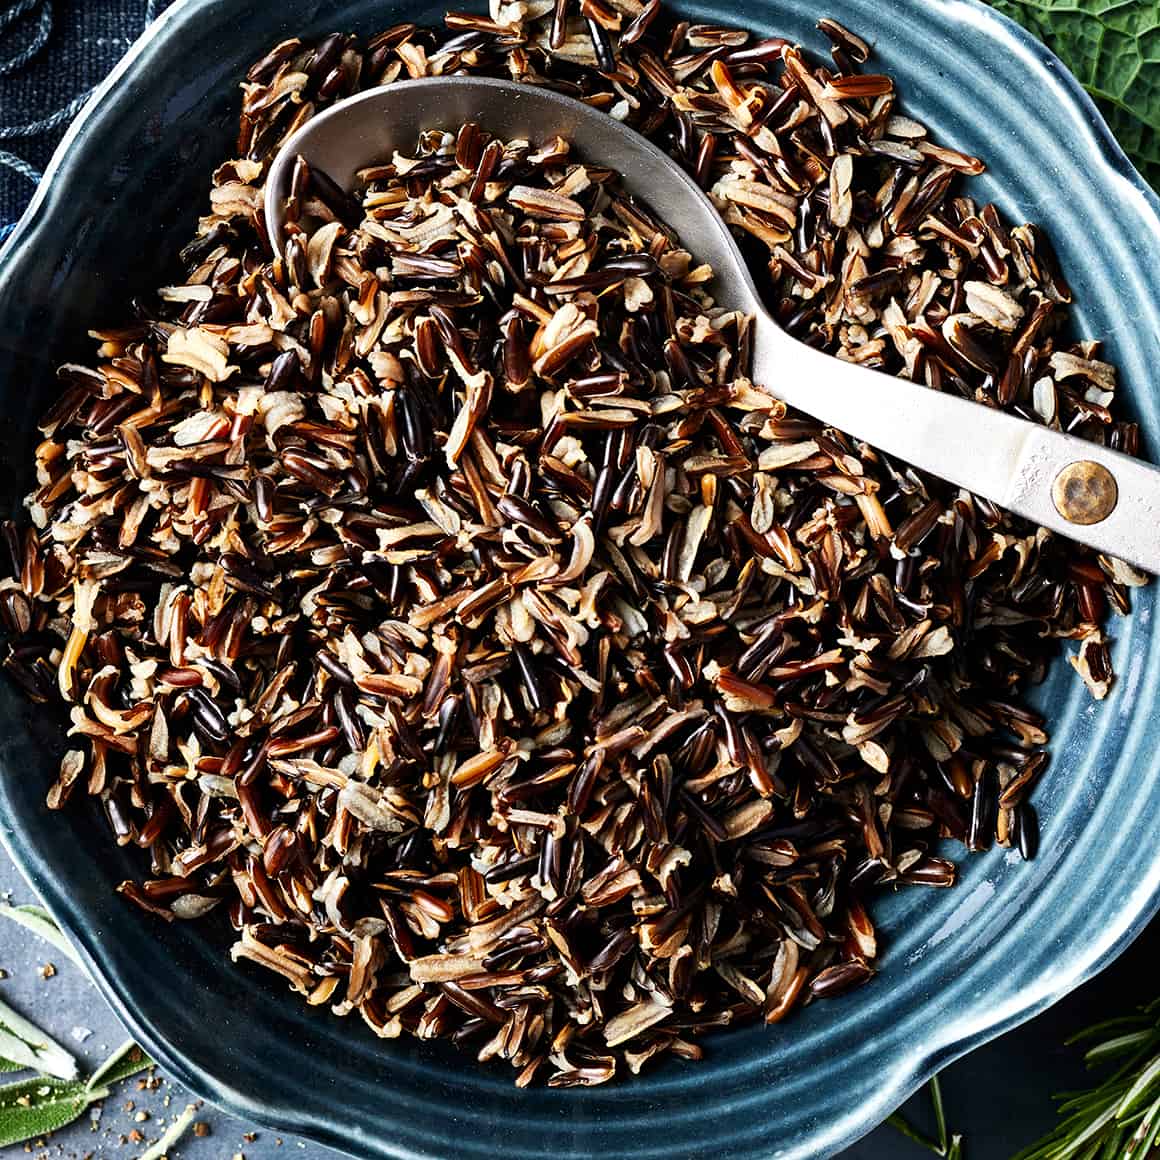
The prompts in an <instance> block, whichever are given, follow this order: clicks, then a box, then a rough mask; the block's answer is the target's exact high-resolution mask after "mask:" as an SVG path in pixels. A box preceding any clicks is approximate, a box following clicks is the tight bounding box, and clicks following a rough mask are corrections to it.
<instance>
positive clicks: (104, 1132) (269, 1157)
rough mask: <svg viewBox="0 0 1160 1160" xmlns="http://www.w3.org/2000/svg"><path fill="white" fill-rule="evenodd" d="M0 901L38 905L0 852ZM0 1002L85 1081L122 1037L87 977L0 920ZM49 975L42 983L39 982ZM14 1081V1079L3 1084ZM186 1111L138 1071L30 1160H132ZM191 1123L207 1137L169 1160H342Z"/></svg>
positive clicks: (158, 1081)
mask: <svg viewBox="0 0 1160 1160" xmlns="http://www.w3.org/2000/svg"><path fill="white" fill-rule="evenodd" d="M0 897H3V898H4V899H5V901H10V902H12V903H13V904H14V905H20V904H22V903H30V902H35V901H36V898H35V897H34V896H33V893H32V891H31V890H30V889H29V887H28V886H27V885H26V884H25V882H24V880H23V879H22V878H21V877H20V874H19V872H18V871H17V870H16V868H15V867H14V866H13V865H12V863H11V862H10V861H9V860H8V858H7V857H6V856H5V855H4V854H3V853H2V852H0ZM0 971H2V972H4V977H3V978H2V979H0V999H2V1000H3V1001H4V1002H5V1003H7V1004H8V1006H10V1007H12V1008H14V1009H15V1010H17V1011H19V1012H20V1013H21V1014H22V1015H23V1016H24V1017H25V1018H27V1019H29V1020H31V1021H32V1022H33V1023H35V1024H36V1025H37V1026H38V1027H41V1028H43V1029H44V1030H45V1031H46V1032H48V1034H50V1035H52V1036H53V1038H55V1039H56V1040H57V1042H58V1043H60V1044H61V1045H62V1046H63V1047H66V1048H67V1049H68V1050H69V1051H71V1052H72V1054H73V1055H75V1056H76V1057H77V1059H78V1061H79V1062H80V1063H81V1067H82V1071H83V1072H84V1073H85V1074H88V1073H89V1072H91V1071H92V1070H93V1069H94V1068H96V1067H97V1066H98V1065H99V1064H100V1063H101V1062H102V1061H103V1060H104V1059H106V1058H107V1057H108V1056H109V1055H110V1054H111V1053H112V1052H113V1051H115V1050H116V1048H117V1047H118V1046H120V1045H121V1044H123V1043H124V1042H125V1041H126V1038H127V1033H126V1031H125V1029H124V1028H123V1027H122V1026H121V1025H120V1023H119V1022H118V1021H117V1018H116V1016H115V1015H114V1014H113V1013H112V1011H110V1010H109V1008H108V1007H107V1006H106V1005H105V1003H104V1002H103V1001H102V999H101V998H100V997H99V996H98V995H97V993H96V990H95V989H94V987H93V985H92V984H91V983H90V982H89V980H88V979H87V978H86V976H85V975H84V973H83V972H82V971H81V970H80V968H79V967H77V966H76V965H75V964H74V963H73V962H71V961H70V960H69V959H68V958H66V957H65V956H64V955H62V954H61V953H60V952H59V951H58V950H56V948H55V947H52V946H50V945H49V944H47V943H45V942H42V941H41V940H40V939H38V938H37V937H36V936H35V935H33V934H31V933H30V932H28V931H26V930H25V929H24V928H23V927H20V926H17V925H15V924H14V923H11V922H3V921H0ZM45 975H48V976H49V977H48V978H45V977H44V976H45ZM9 1078H12V1079H15V1078H17V1077H16V1076H12V1077H8V1076H5V1077H4V1079H9ZM190 1103H200V1101H197V1100H196V1099H195V1097H193V1096H192V1095H190V1094H189V1092H187V1091H186V1090H185V1089H184V1088H182V1087H180V1086H178V1085H177V1084H175V1083H172V1082H170V1081H169V1080H168V1079H166V1078H165V1076H164V1075H163V1074H161V1073H160V1072H154V1071H151V1072H144V1073H142V1074H141V1075H139V1076H135V1077H133V1078H131V1079H128V1080H126V1081H125V1082H124V1083H122V1084H121V1085H120V1086H119V1087H118V1088H117V1090H116V1092H115V1093H114V1095H113V1096H112V1097H111V1098H110V1099H107V1100H105V1102H104V1104H103V1105H95V1106H94V1109H92V1115H90V1114H86V1115H84V1116H82V1117H81V1119H80V1120H79V1121H78V1122H77V1123H75V1124H73V1125H72V1126H70V1127H68V1128H65V1129H63V1130H62V1131H60V1132H57V1133H55V1134H54V1135H53V1136H52V1138H51V1139H49V1140H48V1141H46V1142H45V1143H44V1144H42V1145H34V1146H33V1148H32V1151H31V1155H33V1156H35V1157H41V1156H43V1157H45V1158H47V1160H87V1158H89V1157H91V1158H92V1160H112V1158H113V1157H117V1158H118V1160H131V1158H134V1157H138V1156H140V1155H141V1154H142V1153H144V1152H145V1151H146V1150H147V1149H148V1147H149V1145H150V1144H152V1143H153V1142H154V1141H156V1140H157V1139H158V1137H160V1136H161V1135H162V1133H163V1132H164V1131H165V1128H166V1127H167V1126H168V1125H169V1123H170V1122H171V1121H172V1120H173V1119H174V1118H175V1117H176V1116H179V1115H180V1114H181V1113H182V1112H183V1111H184V1110H185V1108H186V1107H187V1106H188V1105H189V1104H190ZM195 1122H196V1123H202V1124H205V1125H206V1126H207V1127H208V1130H209V1133H210V1134H209V1135H208V1136H204V1137H199V1136H196V1135H194V1133H193V1132H192V1131H187V1132H186V1133H185V1134H184V1135H183V1137H182V1138H181V1140H180V1141H179V1143H178V1144H177V1145H176V1146H175V1147H174V1148H173V1149H172V1150H171V1151H170V1152H169V1156H170V1158H171V1160H233V1158H234V1157H236V1156H238V1155H239V1154H240V1155H241V1156H243V1157H244V1158H245V1160H275V1158H278V1160H293V1158H294V1157H309V1158H310V1160H339V1154H338V1153H337V1152H333V1151H331V1150H330V1149H328V1148H322V1147H319V1146H318V1145H317V1144H313V1143H308V1142H305V1141H302V1140H299V1139H297V1138H295V1137H293V1136H280V1135H278V1134H277V1133H275V1132H269V1131H266V1130H264V1129H256V1128H251V1127H250V1126H249V1125H247V1124H243V1123H240V1122H239V1121H237V1120H234V1119H232V1118H230V1117H229V1116H226V1115H225V1114H223V1113H222V1112H219V1111H218V1110H217V1109H216V1108H212V1107H210V1106H208V1105H201V1106H199V1108H198V1112H197V1117H196V1120H195ZM131 1134H132V1135H131ZM25 1154H26V1153H25V1149H24V1148H23V1147H22V1146H19V1145H13V1146H12V1147H10V1148H3V1149H0V1156H4V1157H5V1160H7V1157H8V1156H12V1157H13V1158H15V1157H16V1156H18V1155H25Z"/></svg>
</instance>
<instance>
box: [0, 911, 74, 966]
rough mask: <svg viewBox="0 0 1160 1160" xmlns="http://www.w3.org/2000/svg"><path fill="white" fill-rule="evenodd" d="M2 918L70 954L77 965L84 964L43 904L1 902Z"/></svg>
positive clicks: (0, 916) (0, 913)
mask: <svg viewBox="0 0 1160 1160" xmlns="http://www.w3.org/2000/svg"><path fill="white" fill-rule="evenodd" d="M0 918H7V919H9V920H10V921H12V922H15V923H18V924H19V925H20V926H22V927H24V928H25V929H26V930H30V931H32V933H33V934H34V935H36V937H37V938H42V939H44V941H45V942H48V943H52V945H53V946H54V947H56V949H57V950H59V951H60V952H61V953H62V954H65V955H68V957H69V958H70V959H72V961H73V962H74V963H76V964H77V966H81V965H82V964H81V960H80V958H79V957H78V956H77V953H76V951H75V950H73V947H72V943H70V942H69V941H68V939H67V938H65V936H64V935H63V934H62V933H61V929H60V927H59V926H57V925H56V923H55V922H54V921H53V918H52V915H51V914H49V913H48V911H47V910H45V909H44V907H43V906H9V905H8V904H7V903H0Z"/></svg>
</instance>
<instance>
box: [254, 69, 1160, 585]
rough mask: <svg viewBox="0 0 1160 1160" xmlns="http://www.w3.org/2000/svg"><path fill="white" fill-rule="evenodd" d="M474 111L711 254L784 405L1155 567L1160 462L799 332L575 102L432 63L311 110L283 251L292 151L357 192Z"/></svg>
mask: <svg viewBox="0 0 1160 1160" xmlns="http://www.w3.org/2000/svg"><path fill="white" fill-rule="evenodd" d="M467 121H473V122H475V123H477V124H479V125H481V126H482V127H483V128H485V129H487V130H488V131H489V132H491V133H493V134H496V135H498V136H502V137H504V138H507V139H513V138H514V139H523V140H529V141H533V142H537V141H543V140H547V139H550V138H552V137H554V136H561V137H563V138H565V139H566V140H567V141H569V142H570V143H571V145H572V146H573V147H574V148H575V149H576V151H577V153H578V154H579V155H580V156H583V157H584V158H585V159H586V160H588V161H590V162H593V163H596V164H599V165H603V166H607V167H608V168H610V169H613V170H615V171H616V172H617V173H618V174H620V176H621V182H622V185H623V187H624V188H625V190H626V191H627V192H628V193H629V194H631V195H632V196H634V197H636V198H638V199H640V200H641V201H643V202H644V203H646V204H647V205H648V206H649V208H650V209H651V210H652V211H653V213H655V214H656V215H657V217H659V219H660V220H661V221H664V222H666V223H667V224H668V225H670V226H671V227H673V228H674V229H675V230H676V231H677V233H678V234H679V236H680V239H681V243H682V245H683V246H685V247H686V248H687V249H688V250H689V251H691V252H692V254H693V255H694V258H695V260H696V261H697V262H707V263H708V264H709V265H711V266H712V267H713V270H714V273H715V278H714V281H713V295H714V298H715V300H716V302H717V303H718V305H720V306H723V307H725V308H726V309H729V310H739V311H742V312H744V313H746V314H751V315H752V316H753V318H754V342H753V368H752V378H753V381H754V383H755V384H756V385H757V386H759V387H761V388H762V389H764V390H766V391H768V392H769V393H770V394H773V395H774V396H776V397H777V398H779V399H782V400H783V401H784V402H785V403H786V404H788V405H789V406H792V407H796V408H797V409H799V410H801V411H804V412H805V413H806V414H808V415H811V416H813V417H814V418H815V419H819V420H821V421H822V422H823V423H827V424H829V425H831V426H834V427H837V428H839V429H840V430H843V431H845V432H847V433H848V434H850V435H852V436H854V437H855V438H856V439H858V440H862V441H865V442H866V443H868V444H870V445H871V446H872V447H875V448H877V449H878V450H879V451H882V452H885V453H886V454H888V455H890V456H894V457H897V458H899V459H901V460H904V461H905V462H907V463H910V464H913V465H914V466H915V467H918V468H921V469H922V470H924V471H929V472H930V473H932V474H933V475H937V476H939V477H940V478H942V479H945V480H947V481H948V482H949V483H952V484H957V485H959V486H961V487H964V488H966V489H967V490H968V491H971V492H973V493H975V494H976V495H981V496H983V497H985V498H986V499H989V500H991V501H992V502H994V503H997V504H999V505H1000V506H1001V507H1005V508H1007V509H1008V510H1010V511H1013V512H1015V513H1016V514H1017V515H1021V516H1025V517H1026V518H1028V519H1030V520H1033V521H1034V522H1035V523H1037V524H1040V525H1042V526H1043V527H1046V528H1049V529H1050V530H1052V531H1054V532H1057V533H1060V534H1062V535H1065V536H1068V537H1070V538H1071V539H1073V540H1076V541H1078V542H1080V543H1083V544H1087V545H1089V546H1090V547H1093V548H1096V549H1097V550H1099V551H1101V552H1105V553H1107V554H1109V555H1111V556H1116V557H1119V558H1121V559H1125V560H1127V561H1129V562H1130V563H1132V564H1135V565H1137V566H1139V567H1141V568H1145V569H1147V570H1148V571H1150V572H1154V573H1160V530H1158V525H1160V519H1158V517H1160V470H1158V469H1157V468H1155V467H1153V466H1151V465H1149V464H1146V463H1143V462H1142V461H1140V460H1137V459H1133V458H1131V457H1129V456H1126V455H1123V454H1120V453H1119V452H1115V451H1110V450H1108V449H1107V448H1104V447H1100V446H1098V445H1096V444H1092V443H1089V442H1087V441H1085V440H1082V439H1078V438H1076V437H1074V436H1071V435H1066V434H1063V433H1062V432H1059V431H1053V430H1051V429H1050V428H1047V427H1042V426H1040V425H1038V424H1036V423H1032V422H1029V421H1027V420H1025V419H1020V418H1018V417H1017V416H1014V415H1011V414H1008V413H1006V412H1003V411H999V410H997V409H995V408H993V407H988V406H985V405H980V404H979V403H977V402H975V401H973V400H969V399H965V398H962V397H959V396H955V395H949V394H944V393H941V392H939V391H934V390H930V389H928V388H927V387H925V386H922V385H919V384H917V383H913V382H909V381H907V380H904V379H898V378H895V377H894V376H892V375H887V374H883V373H880V372H878V371H873V370H869V369H867V368H865V367H860V366H856V365H854V364H852V363H847V362H842V361H840V360H838V359H836V358H832V357H830V356H828V355H826V354H824V353H822V352H819V351H817V350H814V349H813V348H811V347H808V346H806V345H804V344H803V343H800V342H798V341H797V340H796V339H794V338H793V337H792V336H790V335H788V334H786V333H785V331H783V330H782V329H781V327H780V326H778V324H777V323H776V322H775V321H774V319H773V317H772V316H771V315H770V314H769V312H768V311H767V310H766V308H765V307H764V306H763V304H762V302H761V299H760V296H759V295H758V292H757V288H756V286H755V285H754V282H753V278H752V276H751V275H750V272H749V269H748V267H747V265H746V262H745V259H744V257H743V256H742V254H741V251H740V249H739V248H738V246H737V243H736V242H735V241H734V240H733V237H732V235H731V234H730V232H729V228H728V226H726V224H725V222H724V221H723V219H722V218H721V215H720V214H719V213H718V211H717V209H716V208H715V207H714V205H713V203H712V201H710V199H709V197H708V196H707V195H706V194H705V193H704V191H703V190H702V189H701V188H700V187H699V186H698V185H697V183H696V182H695V181H694V180H693V179H692V178H691V177H690V176H689V175H688V174H687V173H686V172H685V171H684V170H683V169H682V168H681V167H680V166H679V165H678V164H677V163H676V162H675V161H673V159H672V158H670V157H669V156H667V155H666V154H665V153H663V152H662V151H661V150H660V149H658V148H657V147H656V146H654V145H653V144H652V143H651V142H650V141H648V140H646V139H645V138H644V137H642V136H641V135H640V134H638V133H636V132H635V131H634V130H632V129H629V128H628V127H627V126H625V125H623V124H621V123H620V122H619V121H617V120H616V119H615V118H613V117H610V116H609V115H608V114H606V113H604V112H602V111H601V110H599V109H596V108H593V107H592V106H590V105H587V104H584V103H583V102H582V101H578V100H574V99H573V98H571V97H567V96H564V95H562V94H560V93H556V92H552V91H550V90H548V89H545V88H537V87H535V86H532V85H526V84H516V83H514V82H511V81H504V80H498V79H495V78H489V77H424V78H421V79H418V80H410V81H402V82H396V83H394V84H391V85H384V86H382V87H379V88H374V89H368V90H366V91H365V92H362V93H359V94H357V95H356V96H353V97H350V98H348V99H347V100H344V101H340V102H338V103H337V104H335V105H333V106H332V107H331V108H329V109H328V110H327V111H326V112H324V113H321V114H320V115H318V116H316V117H313V118H311V119H310V120H309V121H307V122H306V124H305V125H303V126H302V128H300V129H299V130H298V131H297V132H296V133H294V134H293V135H292V136H291V137H290V138H289V139H288V140H287V142H286V143H285V145H283V147H282V149H281V151H280V152H279V154H278V156H277V158H276V159H275V161H274V163H273V165H272V167H271V169H270V174H269V178H268V180H267V183H266V201H265V212H266V224H267V229H268V231H269V234H270V241H271V243H272V245H273V247H274V250H275V252H277V253H280V252H281V249H282V242H283V240H284V237H285V228H286V200H287V196H288V194H289V191H290V186H291V179H292V173H293V169H294V165H295V162H296V161H297V159H298V158H299V157H301V158H303V159H304V160H305V161H306V162H307V164H309V165H310V167H311V168H312V169H313V170H321V171H322V172H324V173H326V175H327V176H328V177H329V178H330V179H331V180H332V181H334V182H335V183H336V184H338V185H339V186H340V187H341V188H342V189H344V190H349V189H351V188H352V187H353V186H354V184H355V179H356V176H357V174H358V172H359V170H360V169H362V168H364V167H365V166H367V165H369V164H372V163H374V162H378V161H381V160H383V159H384V158H386V157H389V156H390V155H391V153H392V151H394V150H396V149H409V148H411V147H413V146H414V143H415V142H416V140H417V139H418V137H419V135H420V134H421V133H422V132H423V131H424V130H427V129H457V128H458V127H459V126H460V125H461V124H463V123H464V122H467Z"/></svg>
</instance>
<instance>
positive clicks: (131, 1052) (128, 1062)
mask: <svg viewBox="0 0 1160 1160" xmlns="http://www.w3.org/2000/svg"><path fill="white" fill-rule="evenodd" d="M152 1066H153V1060H151V1059H150V1058H149V1056H147V1055H146V1054H145V1052H143V1051H142V1050H141V1048H139V1047H138V1046H137V1044H135V1043H134V1042H133V1041H132V1040H131V1039H130V1040H129V1041H128V1042H127V1043H122V1044H121V1046H120V1047H118V1048H117V1050H116V1051H114V1052H113V1054H112V1055H110V1056H109V1058H108V1059H106V1060H105V1062H104V1063H102V1064H101V1066H100V1067H98V1068H97V1070H96V1071H94V1072H93V1074H92V1076H91V1077H90V1078H89V1087H91V1088H98V1087H112V1086H113V1085H114V1084H119V1083H120V1082H121V1081H122V1080H123V1079H128V1078H129V1076H131V1075H136V1074H137V1073H138V1072H139V1071H144V1070H145V1069H146V1068H147V1067H152Z"/></svg>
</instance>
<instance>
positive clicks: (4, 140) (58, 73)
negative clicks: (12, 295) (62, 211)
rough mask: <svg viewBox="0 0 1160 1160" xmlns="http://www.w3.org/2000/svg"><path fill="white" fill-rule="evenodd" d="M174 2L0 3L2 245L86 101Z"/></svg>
mask: <svg viewBox="0 0 1160 1160" xmlns="http://www.w3.org/2000/svg"><path fill="white" fill-rule="evenodd" d="M169 2H170V0H0V240H3V238H4V237H6V236H7V234H8V233H9V232H10V229H9V228H8V227H10V226H11V224H12V223H13V222H14V221H15V220H16V218H17V217H19V216H20V213H21V211H22V210H23V209H24V207H25V206H26V205H27V204H28V201H29V199H30V198H31V197H32V193H33V190H34V188H35V184H36V182H37V181H38V180H39V178H40V174H41V172H42V171H43V169H44V167H45V165H46V164H47V162H48V159H49V157H50V156H51V155H52V150H53V149H54V148H55V147H56V144H57V142H58V141H59V140H60V138H61V136H62V134H63V133H64V131H65V129H66V128H68V123H69V122H70V121H71V120H72V119H73V117H74V116H75V115H76V113H77V112H78V110H79V109H80V107H81V105H82V104H84V100H85V97H86V96H87V95H88V93H89V92H90V91H91V89H92V88H93V86H94V85H96V84H98V83H99V82H100V81H101V80H102V79H103V78H104V77H105V75H106V74H107V73H108V72H109V70H110V69H111V68H112V67H113V65H115V64H116V63H117V61H118V60H119V59H120V58H121V56H122V55H123V54H124V52H125V50H126V49H127V48H128V47H129V45H130V44H132V43H133V41H134V40H135V39H136V38H137V36H138V35H140V33H141V32H142V30H143V29H144V28H145V26H146V24H147V23H149V21H151V20H153V19H155V18H156V17H157V15H158V14H159V13H160V12H161V11H162V10H163V9H164V8H165V7H166V6H167V4H168V3H169Z"/></svg>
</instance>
